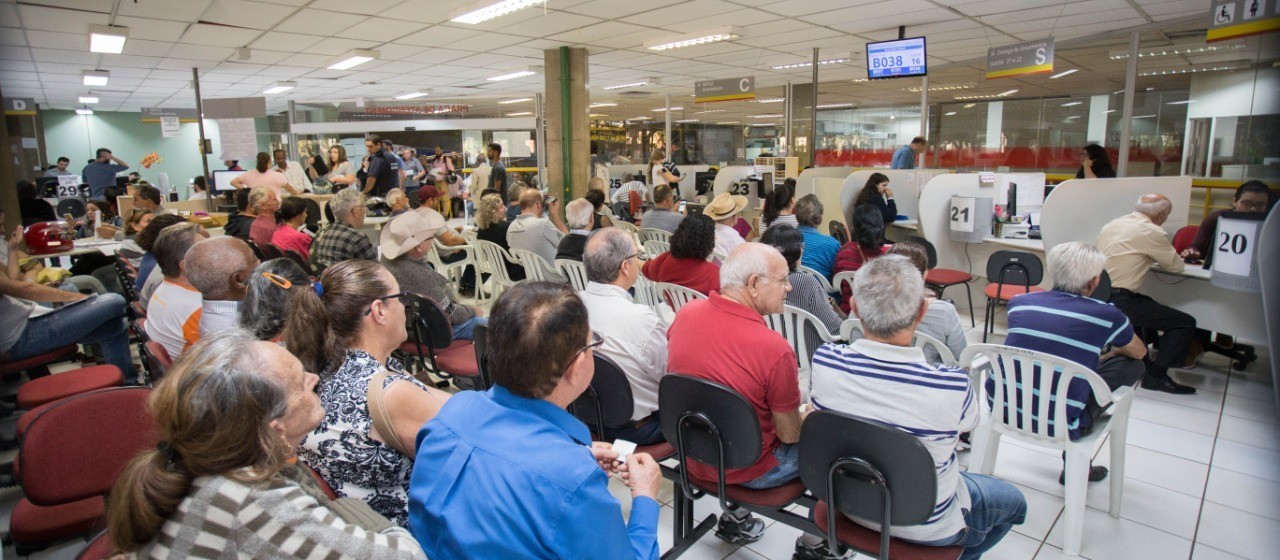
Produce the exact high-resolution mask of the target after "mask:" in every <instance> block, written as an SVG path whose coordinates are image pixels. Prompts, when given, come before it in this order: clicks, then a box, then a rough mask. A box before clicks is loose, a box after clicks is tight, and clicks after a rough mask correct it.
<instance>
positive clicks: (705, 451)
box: [658, 373, 818, 557]
mask: <svg viewBox="0 0 1280 560" xmlns="http://www.w3.org/2000/svg"><path fill="white" fill-rule="evenodd" d="M658 416H659V418H660V419H661V421H662V433H663V435H665V436H666V438H667V441H668V442H671V443H672V444H673V445H674V446H675V448H676V452H677V455H679V457H680V467H679V468H678V469H677V470H678V473H677V474H678V478H677V480H676V485H675V486H676V487H675V491H676V494H675V499H674V504H675V506H674V507H675V515H676V517H675V524H674V525H675V527H674V532H675V539H674V540H673V543H674V545H673V546H672V548H671V549H670V550H669V551H667V554H666V555H665V556H664V557H675V556H679V555H680V554H682V553H683V552H684V551H685V550H688V548H689V547H690V546H692V545H693V544H694V543H695V542H697V541H698V539H700V538H702V536H704V535H706V534H707V532H708V531H710V530H711V529H713V528H715V526H716V516H715V515H714V514H712V515H710V516H708V517H707V518H706V519H704V520H703V521H702V522H701V523H699V524H698V525H697V527H694V525H693V521H694V518H693V515H694V514H693V501H694V500H695V499H697V498H700V497H702V496H704V495H707V494H711V495H714V496H716V497H717V498H719V500H720V507H721V508H722V509H724V510H726V511H727V510H729V509H731V508H732V507H734V506H737V507H742V508H745V509H747V510H749V511H752V512H755V513H759V514H761V515H763V516H765V517H768V518H770V519H774V520H776V521H779V522H782V523H785V524H787V525H790V526H792V527H795V528H797V529H800V530H802V531H805V532H808V533H814V534H818V528H817V526H816V525H814V524H813V522H812V521H810V520H809V519H807V518H805V517H801V516H799V515H796V514H794V513H792V512H790V511H787V509H786V508H788V507H790V506H791V505H792V504H801V505H803V506H805V507H807V508H812V507H813V506H814V505H816V500H814V499H813V497H812V496H810V495H808V494H806V493H805V489H804V484H803V483H802V482H800V481H799V480H795V481H792V482H790V483H787V484H783V485H782V486H779V487H777V488H769V489H765V490H752V489H750V488H746V487H744V486H738V485H736V484H727V483H726V482H725V471H726V470H727V469H741V468H745V467H749V466H751V465H753V464H755V462H756V461H757V460H758V459H759V458H760V456H761V455H762V453H768V452H770V451H769V450H764V449H762V448H761V436H760V418H759V416H757V415H756V411H755V408H754V407H752V406H751V403H749V402H747V399H746V398H744V397H743V396H742V395H740V394H738V393H737V392H736V391H734V390H733V389H730V388H729V387H726V386H724V385H721V384H719V383H715V382H713V381H708V380H705V379H699V378H696V377H690V376H687V375H680V374H678V373H671V374H668V375H667V376H665V377H663V378H662V381H661V382H660V383H659V385H658ZM690 460H694V461H698V462H700V463H703V464H705V465H708V466H711V467H714V468H715V469H716V480H715V481H705V480H698V479H695V478H693V477H691V476H689V472H688V470H687V468H686V466H687V465H688V464H689V461H690Z"/></svg>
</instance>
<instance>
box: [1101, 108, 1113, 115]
mask: <svg viewBox="0 0 1280 560" xmlns="http://www.w3.org/2000/svg"><path fill="white" fill-rule="evenodd" d="M1114 112H1116V110H1115V109H1107V110H1106V111H1103V112H1102V114H1104V115H1105V114H1107V113H1114Z"/></svg>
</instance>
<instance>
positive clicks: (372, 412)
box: [365, 369, 413, 458]
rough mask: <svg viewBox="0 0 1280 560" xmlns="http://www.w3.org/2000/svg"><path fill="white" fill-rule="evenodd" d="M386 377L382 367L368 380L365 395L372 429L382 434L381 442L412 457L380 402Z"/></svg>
mask: <svg viewBox="0 0 1280 560" xmlns="http://www.w3.org/2000/svg"><path fill="white" fill-rule="evenodd" d="M386 378H387V370H385V369H384V370H382V371H379V372H378V373H376V374H374V376H373V378H371V379H370V380H369V392H368V394H367V395H366V397H365V401H366V405H367V406H368V408H369V420H371V421H372V423H373V429H375V430H378V433H379V434H381V435H382V440H383V443H385V444H387V445H390V446H391V447H392V448H393V449H395V450H396V451H399V452H400V454H401V455H404V456H405V457H409V458H412V457H413V452H412V451H410V450H409V449H408V448H407V447H405V445H404V442H402V441H400V434H398V433H396V431H395V429H394V428H392V427H391V416H390V415H389V414H388V413H387V406H386V404H385V403H383V402H382V380H383V379H386Z"/></svg>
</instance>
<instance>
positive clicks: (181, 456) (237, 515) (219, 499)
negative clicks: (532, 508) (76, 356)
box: [107, 331, 426, 559]
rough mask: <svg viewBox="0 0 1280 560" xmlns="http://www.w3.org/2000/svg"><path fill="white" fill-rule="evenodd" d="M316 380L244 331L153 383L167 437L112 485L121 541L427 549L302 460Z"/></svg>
mask: <svg viewBox="0 0 1280 560" xmlns="http://www.w3.org/2000/svg"><path fill="white" fill-rule="evenodd" d="M316 380H317V378H316V375H315V374H314V373H308V372H307V371H306V370H304V369H303V368H302V364H300V363H299V362H298V359H297V358H294V357H293V356H291V355H290V354H289V352H287V351H285V350H284V349H283V348H280V347H279V346H278V345H275V344H271V343H267V342H258V341H256V340H254V339H253V338H252V337H250V336H249V335H248V333H245V332H243V331H231V332H228V333H225V334H223V335H221V336H217V337H213V338H211V339H208V340H206V341H204V342H203V343H201V344H199V345H197V346H195V347H193V348H192V349H191V353H190V357H189V358H188V359H186V360H183V361H181V362H178V364H177V365H176V366H175V367H173V368H172V369H171V370H170V371H169V374H168V375H167V376H165V378H164V380H163V381H161V382H160V384H159V385H158V386H157V388H156V389H155V390H154V391H153V392H152V393H151V396H150V398H149V402H148V404H149V406H148V407H147V408H148V410H150V411H151V414H152V416H154V417H155V421H156V424H157V425H158V426H157V427H158V431H159V437H160V443H159V444H158V445H157V446H156V448H155V449H150V450H147V451H144V452H142V454H140V455H138V456H137V457H136V458H134V459H133V461H131V462H130V463H129V465H128V466H127V467H125V472H124V474H123V475H121V476H120V477H119V478H118V480H117V482H116V485H115V488H113V489H112V490H111V494H110V498H109V501H110V506H109V507H108V508H107V511H108V512H109V513H108V517H107V527H108V529H109V532H110V535H111V537H110V538H111V544H112V545H113V546H115V547H116V549H117V551H118V552H123V553H129V554H130V555H132V556H135V557H138V558H213V557H219V556H221V555H227V554H234V553H235V552H239V556H241V557H253V558H311V557H334V558H337V557H347V558H385V559H391V558H404V559H425V558H426V555H424V554H423V553H422V549H421V547H420V546H418V543H417V541H415V540H414V539H413V536H412V535H410V534H409V533H408V531H405V530H404V529H403V528H400V527H397V526H395V524H393V523H391V522H390V521H388V520H387V518H385V517H383V516H380V515H377V514H376V513H374V512H373V511H372V510H371V509H370V508H369V506H368V505H366V504H365V503H364V502H362V501H360V500H356V499H352V498H339V499H337V500H330V499H329V498H328V497H327V496H326V495H325V493H324V492H323V491H322V490H321V489H320V488H319V486H318V485H317V484H316V483H315V480H314V479H312V478H311V475H310V473H308V472H307V467H306V466H301V465H296V464H292V459H293V454H294V450H296V449H297V447H298V443H299V442H301V441H302V438H303V437H304V436H306V435H307V433H309V432H310V431H311V429H312V428H314V427H315V426H316V424H319V423H320V419H321V418H323V416H324V409H323V408H321V407H320V402H319V401H320V400H319V398H317V397H316V394H315V386H316Z"/></svg>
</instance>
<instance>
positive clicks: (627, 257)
mask: <svg viewBox="0 0 1280 560" xmlns="http://www.w3.org/2000/svg"><path fill="white" fill-rule="evenodd" d="M638 256H640V253H632V254H630V255H627V256H626V257H624V258H623V259H622V262H620V263H618V266H622V264H623V263H625V262H627V261H629V260H631V259H634V258H636V257H638Z"/></svg>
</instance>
